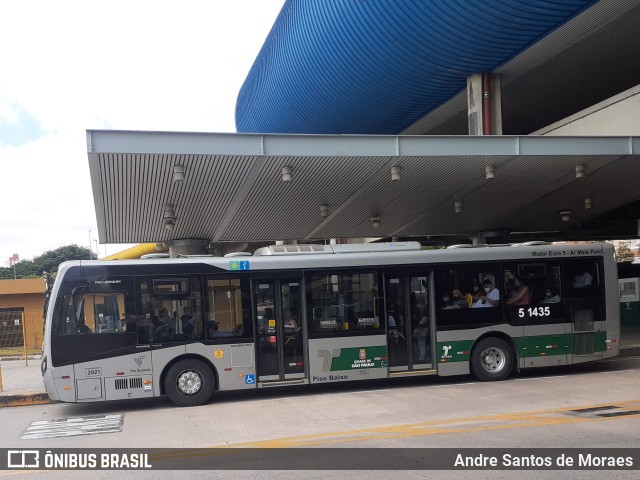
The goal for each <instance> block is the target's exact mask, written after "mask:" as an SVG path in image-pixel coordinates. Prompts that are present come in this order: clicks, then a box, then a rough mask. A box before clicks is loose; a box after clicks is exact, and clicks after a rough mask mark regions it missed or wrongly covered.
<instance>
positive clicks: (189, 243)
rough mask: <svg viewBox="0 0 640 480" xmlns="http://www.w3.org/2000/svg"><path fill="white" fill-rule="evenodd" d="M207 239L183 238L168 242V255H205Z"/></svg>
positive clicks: (173, 256) (172, 256)
mask: <svg viewBox="0 0 640 480" xmlns="http://www.w3.org/2000/svg"><path fill="white" fill-rule="evenodd" d="M208 245H209V240H202V239H197V238H185V239H181V240H172V241H171V242H169V256H170V257H171V258H175V257H177V256H178V255H206V254H207V246H208Z"/></svg>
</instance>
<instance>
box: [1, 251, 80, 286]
mask: <svg viewBox="0 0 640 480" xmlns="http://www.w3.org/2000/svg"><path fill="white" fill-rule="evenodd" d="M90 255H91V253H90V252H89V249H88V248H84V247H80V246H78V245H65V246H63V247H60V248H56V249H55V250H49V251H46V252H44V253H43V254H42V255H40V256H37V257H35V258H34V259H33V260H22V261H20V262H18V263H16V265H15V276H16V278H37V277H41V276H42V272H49V273H54V272H57V271H58V265H60V264H61V263H62V262H66V261H68V260H88V259H89V258H90V257H89V256H90ZM7 278H14V267H11V268H0V279H7Z"/></svg>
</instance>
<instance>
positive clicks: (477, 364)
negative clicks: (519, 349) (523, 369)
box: [471, 337, 514, 382]
mask: <svg viewBox="0 0 640 480" xmlns="http://www.w3.org/2000/svg"><path fill="white" fill-rule="evenodd" d="M513 358H514V357H513V350H512V349H511V347H510V346H509V344H508V343H507V342H505V341H504V340H502V339H501V338H496V337H488V338H483V339H482V340H480V341H479V342H478V344H477V345H476V346H475V347H474V348H473V351H472V352H471V371H472V372H473V375H474V376H475V377H476V378H478V379H479V380H482V381H484V382H489V381H493V380H504V379H506V378H507V377H508V376H509V375H510V374H511V370H513Z"/></svg>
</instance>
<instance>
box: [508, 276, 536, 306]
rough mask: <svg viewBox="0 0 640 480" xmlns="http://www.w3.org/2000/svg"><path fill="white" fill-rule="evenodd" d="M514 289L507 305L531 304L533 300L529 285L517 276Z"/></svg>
mask: <svg viewBox="0 0 640 480" xmlns="http://www.w3.org/2000/svg"><path fill="white" fill-rule="evenodd" d="M513 284H514V287H515V288H514V290H513V291H512V292H511V295H510V296H509V299H508V300H507V301H506V303H507V305H529V302H530V301H531V298H530V292H529V287H528V286H527V285H525V284H524V283H523V282H522V280H520V279H519V278H518V277H516V278H515V279H514V281H513Z"/></svg>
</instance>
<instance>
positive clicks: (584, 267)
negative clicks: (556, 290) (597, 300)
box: [564, 259, 602, 298]
mask: <svg viewBox="0 0 640 480" xmlns="http://www.w3.org/2000/svg"><path fill="white" fill-rule="evenodd" d="M601 276H602V268H601V264H600V262H599V261H597V260H593V259H578V260H565V262H564V290H565V292H566V296H567V297H569V298H589V297H594V296H595V297H599V296H601V295H602V285H601Z"/></svg>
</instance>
